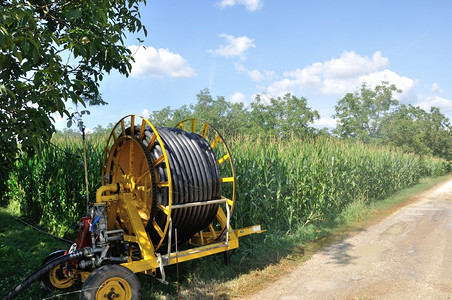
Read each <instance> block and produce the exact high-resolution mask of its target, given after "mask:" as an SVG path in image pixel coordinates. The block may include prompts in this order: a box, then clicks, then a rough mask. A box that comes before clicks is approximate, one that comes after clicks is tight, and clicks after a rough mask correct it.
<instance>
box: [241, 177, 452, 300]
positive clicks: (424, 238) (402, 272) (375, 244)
mask: <svg viewBox="0 0 452 300" xmlns="http://www.w3.org/2000/svg"><path fill="white" fill-rule="evenodd" d="M249 299H280V300H295V299H452V180H451V181H447V182H446V183H444V184H442V185H440V186H439V187H437V188H435V189H433V190H430V191H428V192H427V193H424V194H422V196H421V197H420V198H419V199H418V200H416V201H415V202H414V203H412V204H410V205H409V206H406V207H403V208H401V209H400V210H398V211H397V212H395V213H394V214H392V215H391V216H389V217H388V218H386V219H385V220H383V221H382V222H380V223H378V224H376V225H374V226H371V227H369V228H366V229H363V230H362V231H361V232H359V233H358V234H356V235H354V236H352V237H350V238H347V239H346V240H343V241H341V242H340V243H338V244H335V245H332V246H329V247H327V248H325V249H323V250H322V251H321V252H319V253H317V254H315V255H314V256H313V257H312V258H311V259H310V260H308V261H306V262H305V263H303V264H302V265H300V266H299V267H297V268H296V269H295V271H294V272H292V273H291V274H287V276H286V277H284V278H281V279H280V280H279V281H277V282H275V283H273V284H271V285H270V286H269V287H268V288H267V289H265V290H262V291H261V292H259V293H258V294H255V295H253V296H251V297H249Z"/></svg>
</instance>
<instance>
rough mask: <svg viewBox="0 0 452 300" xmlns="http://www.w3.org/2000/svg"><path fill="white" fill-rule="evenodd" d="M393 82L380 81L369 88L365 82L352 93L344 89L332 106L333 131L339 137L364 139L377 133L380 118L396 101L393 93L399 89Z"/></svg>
mask: <svg viewBox="0 0 452 300" xmlns="http://www.w3.org/2000/svg"><path fill="white" fill-rule="evenodd" d="M401 92H402V91H401V90H399V89H397V87H396V86H395V85H394V84H391V85H390V84H389V82H387V81H383V82H382V83H381V85H378V86H376V87H375V88H374V89H373V90H372V89H370V88H368V87H367V84H366V83H363V84H362V85H361V89H360V90H359V91H356V92H354V93H347V94H346V95H345V96H344V97H343V98H342V99H340V100H339V101H338V103H337V105H336V106H335V110H336V114H335V115H334V117H335V118H337V119H339V122H338V125H337V127H336V129H335V130H334V133H336V134H337V135H339V136H340V137H343V138H357V139H360V140H362V141H364V142H370V141H371V140H372V139H375V138H379V137H381V133H380V125H381V122H382V120H383V119H384V118H385V117H386V116H387V115H388V114H389V113H391V112H392V111H393V110H394V109H395V108H396V107H397V105H398V103H399V102H398V100H397V99H395V98H394V93H401Z"/></svg>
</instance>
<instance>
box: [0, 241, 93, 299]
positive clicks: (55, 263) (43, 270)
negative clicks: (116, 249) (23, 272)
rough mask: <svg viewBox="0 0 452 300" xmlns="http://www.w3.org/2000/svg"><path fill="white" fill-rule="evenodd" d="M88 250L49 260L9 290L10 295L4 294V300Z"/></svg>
mask: <svg viewBox="0 0 452 300" xmlns="http://www.w3.org/2000/svg"><path fill="white" fill-rule="evenodd" d="M85 254H86V252H85V251H84V250H78V251H75V252H73V253H71V254H66V255H63V256H60V257H57V258H55V259H54V260H51V261H49V262H48V263H47V264H45V265H44V266H43V267H41V268H40V269H39V270H37V271H36V272H35V273H33V274H32V275H30V276H29V277H28V278H27V279H25V280H24V281H23V282H22V283H21V284H19V285H18V286H16V287H15V288H14V290H12V291H11V292H9V294H8V295H6V296H4V297H3V298H2V300H10V299H14V298H15V297H16V296H17V295H18V294H19V293H20V292H22V291H23V290H24V289H26V288H27V287H28V286H29V285H30V284H32V283H33V282H35V281H36V280H38V279H39V278H41V277H42V276H43V275H44V274H46V273H47V272H49V271H50V270H52V269H53V268H55V267H56V266H58V265H61V264H64V263H65V262H68V261H71V260H74V259H77V258H80V257H82V256H84V255H85Z"/></svg>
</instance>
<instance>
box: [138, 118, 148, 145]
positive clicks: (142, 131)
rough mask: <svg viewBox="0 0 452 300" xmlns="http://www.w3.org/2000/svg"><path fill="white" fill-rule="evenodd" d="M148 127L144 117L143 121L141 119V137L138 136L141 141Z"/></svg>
mask: <svg viewBox="0 0 452 300" xmlns="http://www.w3.org/2000/svg"><path fill="white" fill-rule="evenodd" d="M145 129H146V120H145V119H143V121H141V127H140V137H139V138H138V139H139V140H140V141H142V140H143V136H144V130H145Z"/></svg>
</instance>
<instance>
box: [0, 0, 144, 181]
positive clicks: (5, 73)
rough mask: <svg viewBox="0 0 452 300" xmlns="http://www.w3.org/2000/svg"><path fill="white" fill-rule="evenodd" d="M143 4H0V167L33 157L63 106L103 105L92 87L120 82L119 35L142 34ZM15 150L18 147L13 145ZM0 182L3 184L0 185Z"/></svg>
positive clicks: (124, 61) (123, 63)
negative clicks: (108, 76) (112, 78)
mask: <svg viewBox="0 0 452 300" xmlns="http://www.w3.org/2000/svg"><path fill="white" fill-rule="evenodd" d="M144 1H145V0H128V1H125V0H83V1H81V0H57V1H45V0H32V1H25V0H0V4H1V7H0V136H1V145H0V153H1V154H0V160H1V163H2V165H3V166H7V165H8V163H10V162H11V160H12V159H14V157H15V155H16V153H18V151H19V149H22V150H27V151H32V152H39V151H40V149H41V148H42V145H43V144H45V143H46V142H48V141H49V140H50V138H51V136H52V134H53V133H54V132H55V128H54V126H53V124H52V121H53V119H52V114H53V113H59V114H60V115H61V116H64V115H66V116H68V117H70V116H71V115H70V113H69V112H68V110H67V108H66V105H67V103H68V102H72V103H74V104H75V105H82V106H86V105H87V104H99V103H103V100H102V97H101V95H100V93H99V81H101V80H102V78H103V76H104V74H105V73H106V72H107V73H108V72H110V71H111V70H113V69H116V70H118V71H119V72H120V73H122V74H125V75H128V73H129V72H130V69H131V64H130V60H131V59H132V56H131V54H132V53H131V52H130V50H129V49H127V47H126V46H125V45H124V41H125V32H126V31H129V32H131V33H136V32H144V34H145V35H146V29H145V28H144V27H143V26H142V24H141V21H140V14H139V12H138V5H139V3H140V2H144ZM19 144H20V146H19ZM2 179H4V178H2Z"/></svg>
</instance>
